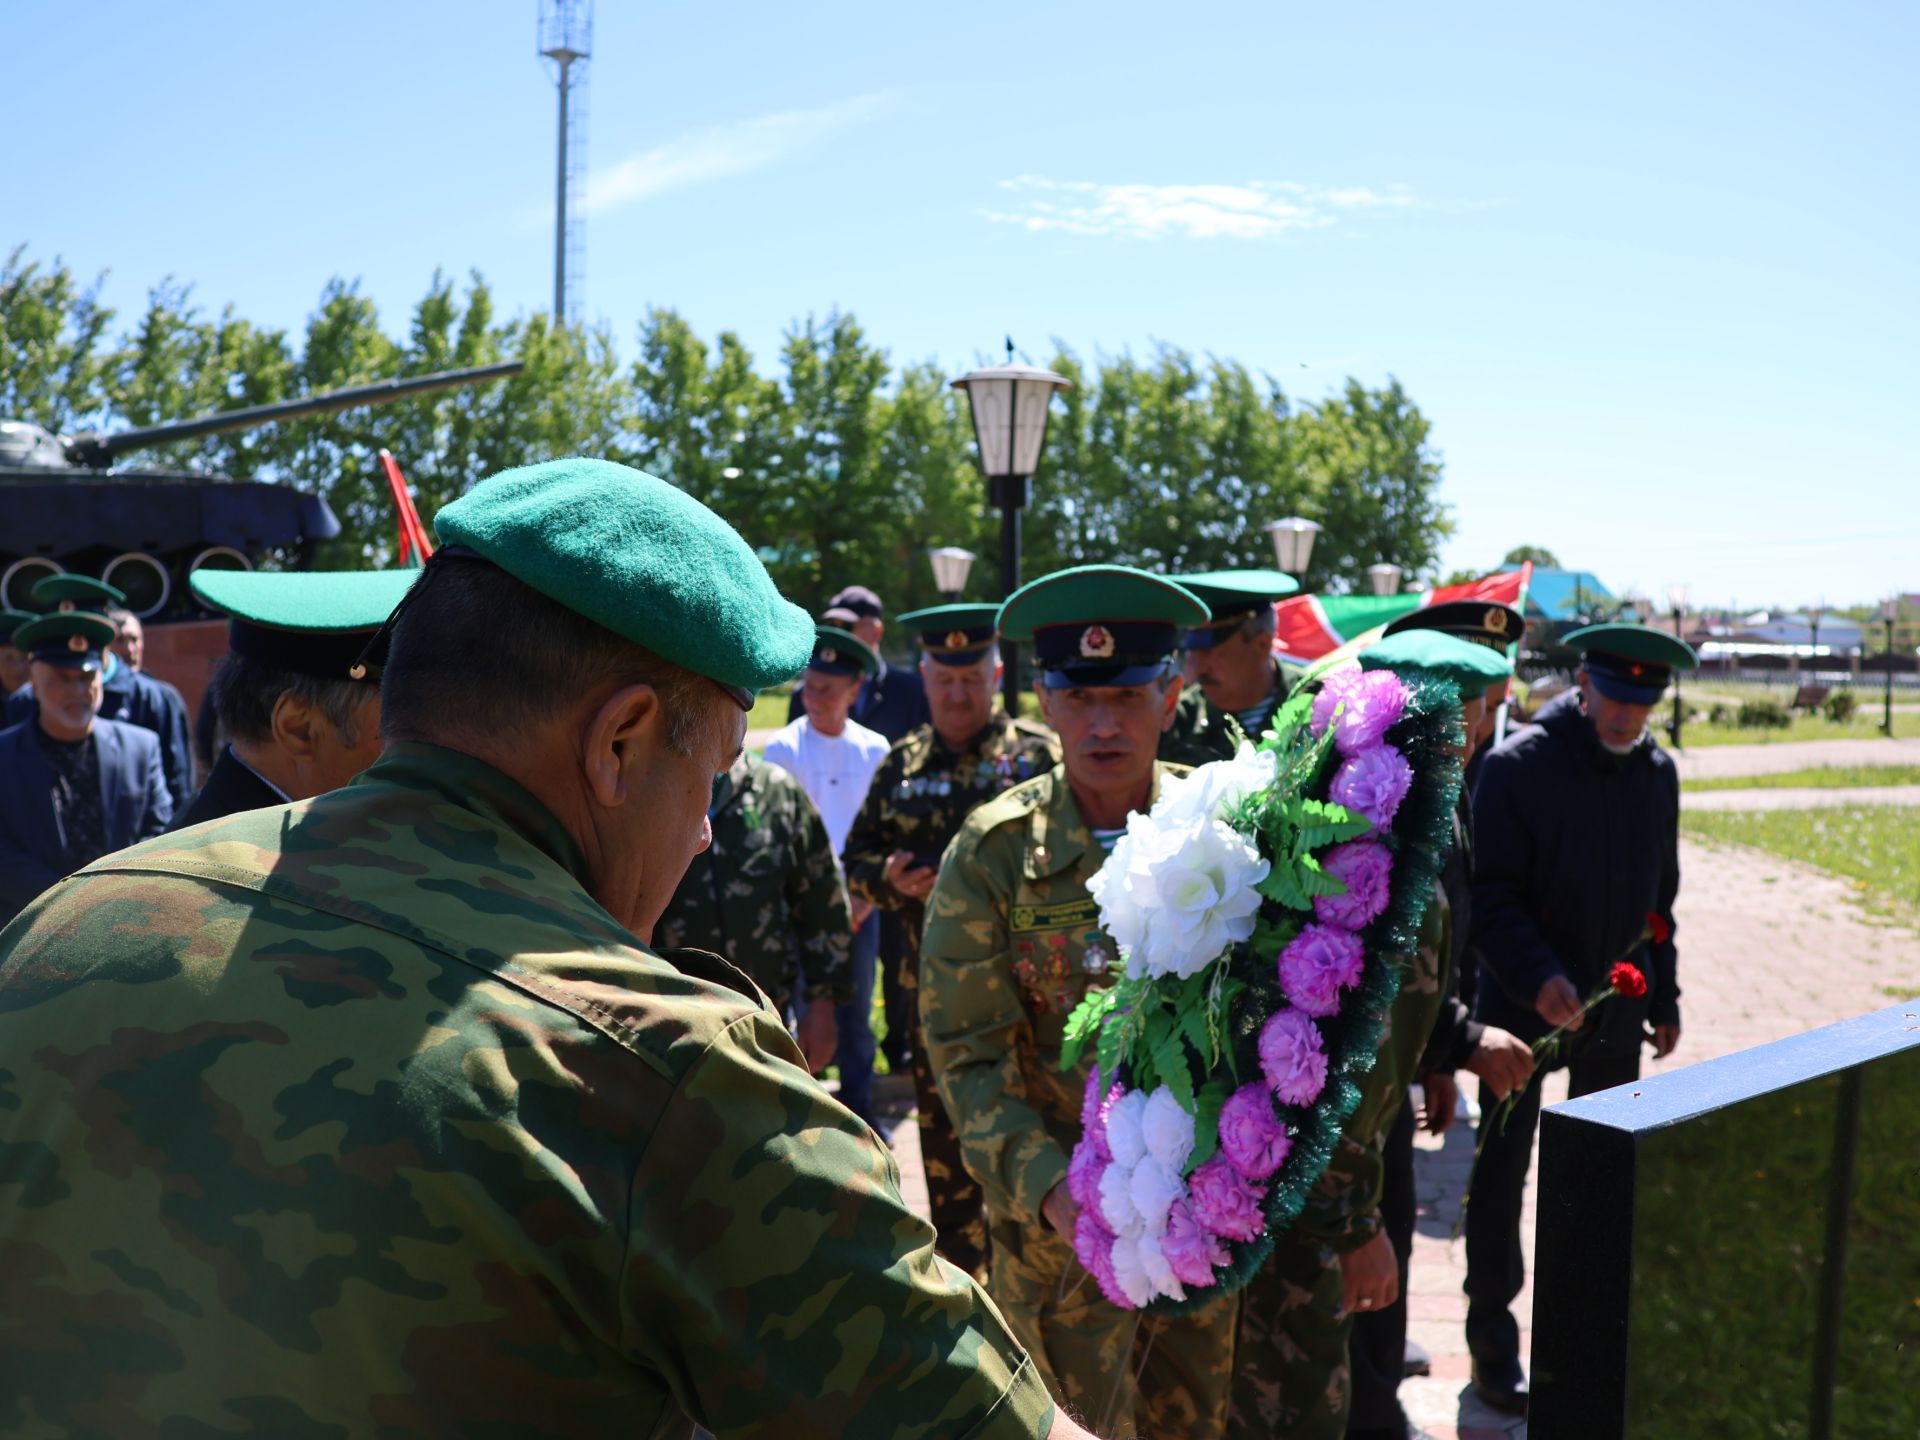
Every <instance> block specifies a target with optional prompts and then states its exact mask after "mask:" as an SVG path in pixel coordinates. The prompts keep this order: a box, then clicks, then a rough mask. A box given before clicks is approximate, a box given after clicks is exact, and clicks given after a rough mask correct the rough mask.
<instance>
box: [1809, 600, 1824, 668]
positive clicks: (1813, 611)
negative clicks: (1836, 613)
mask: <svg viewBox="0 0 1920 1440" xmlns="http://www.w3.org/2000/svg"><path fill="white" fill-rule="evenodd" d="M1826 613H1827V611H1826V602H1825V601H1824V600H1823V601H1821V602H1820V603H1819V604H1818V605H1809V606H1808V607H1807V625H1808V628H1809V629H1811V630H1812V632H1813V637H1812V641H1811V643H1810V644H1808V646H1807V663H1808V664H1809V665H1811V666H1812V667H1813V669H1812V674H1811V675H1810V676H1809V677H1808V679H1809V680H1811V681H1818V680H1819V679H1820V617H1821V616H1822V615H1824V614H1826Z"/></svg>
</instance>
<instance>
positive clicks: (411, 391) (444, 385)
mask: <svg viewBox="0 0 1920 1440" xmlns="http://www.w3.org/2000/svg"><path fill="white" fill-rule="evenodd" d="M521 365H522V362H521V361H519V360H505V361H502V362H501V363H499V364H497V365H476V366H474V367H473V368H472V369H469V370H442V371H440V372H439V373H437V374H434V375H415V376H412V377H409V378H407V379H404V380H380V381H376V382H375V383H374V384H372V385H356V386H354V387H353V388H352V389H350V390H329V391H327V392H325V393H324V394H320V395H303V396H301V397H300V398H299V399H297V400H278V401H275V402H274V403H273V404H271V405H250V406H248V407H247V408H246V409H244V410H222V411H220V412H219V413H218V414H216V415H202V416H201V417H200V418H198V419H196V420H180V421H176V422H175V423H173V424H171V425H149V426H146V427H145V428H144V429H140V430H122V431H119V432H117V433H115V434H112V435H78V436H75V437H74V438H73V439H71V440H69V441H68V442H67V458H68V459H69V460H71V461H72V462H73V463H74V464H76V465H85V466H96V467H97V466H104V465H108V464H111V463H112V462H113V459H114V457H115V456H117V455H122V454H124V453H126V452H127V451H129V450H143V449H145V448H146V447H147V446H149V445H166V444H170V443H172V442H173V441H175V440H194V439H197V438H199V437H200V436H202V435H218V434H221V433H222V432H224V431H228V430H246V429H250V428H252V427H253V426H255V425H267V424H271V423H272V422H273V421H275V420H288V419H292V418H293V417H294V416H297V415H319V414H326V413H329V412H331V411H335V410H351V409H353V408H354V407H355V406H357V405H386V404H389V403H390V402H392V401H395V400H400V399H404V398H405V397H407V396H409V395H424V394H426V393H428V392H430V391H433V390H447V389H451V388H452V387H454V386H456V385H478V384H481V383H483V382H485V381H488V380H499V379H503V378H505V377H506V376H508V375H517V374H519V373H520V369H521Z"/></svg>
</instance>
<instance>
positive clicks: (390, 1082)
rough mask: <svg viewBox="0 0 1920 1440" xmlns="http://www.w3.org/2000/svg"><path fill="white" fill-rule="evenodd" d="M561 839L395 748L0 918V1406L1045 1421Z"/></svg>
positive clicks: (763, 1030)
mask: <svg viewBox="0 0 1920 1440" xmlns="http://www.w3.org/2000/svg"><path fill="white" fill-rule="evenodd" d="M585 873H586V871H585V860H584V857H583V856H582V854H581V852H580V850H579V848H578V846H577V845H576V844H575V843H574V841H573V839H572V838H571V836H570V835H569V834H568V833H567V832H566V831H565V830H564V829H562V828H561V826H560V825H559V824H558V823H557V822H556V821H555V820H554V819H553V818H552V816H551V815H550V814H549V813H548V812H547V810H546V809H545V808H544V807H543V806H542V805H541V804H540V803H539V801H538V800H536V799H535V798H534V797H533V796H531V795H530V794H528V793H527V792H526V791H525V790H523V789H521V788H520V787H519V786H518V785H516V784H515V783H514V782H512V781H511V780H509V779H507V778H506V777H505V776H503V775H501V774H499V773H498V772H497V771H495V770H493V769H491V768H490V767H488V766H486V765H484V764H481V763H480V762H478V761H476V760H473V759H471V758H469V757H466V756H463V755H459V754H456V753H454V752H451V751H446V750H440V749H437V748H435V747H432V746H423V745H396V746H394V747H392V748H390V749H389V750H388V751H387V753H386V755H385V757H384V758H383V759H381V760H380V761H379V762H378V763H377V764H376V765H375V766H374V767H373V768H372V769H371V770H369V771H368V772H367V773H366V774H365V775H363V776H362V777H361V778H360V779H359V780H358V781H356V782H355V783H354V784H353V785H351V786H349V787H348V788H346V789H344V790H338V791H334V792H333V793H331V794H328V795H323V796H321V797H319V798H318V799H315V800H310V801H305V802H302V803H300V804H297V805H292V806H281V807H276V808H273V809H267V810H257V811H251V812H247V813H244V814H239V815H234V816H231V817H228V818H226V819H224V820H219V821H215V822H213V823H212V824H210V825H208V826H205V827H202V828H201V829H199V830H196V831H194V832H192V834H191V835H188V836H179V835H173V836H166V837H163V838H161V839H159V840H154V841H150V842H148V843H146V844H143V845H140V846H136V847H134V848H133V849H130V850H126V851H122V852H120V853H118V854H116V855H113V856H109V857H107V858H106V859H103V860H101V861H99V862H97V863H95V864H94V865H92V866H90V867H88V868H87V869H86V870H84V871H82V872H81V873H80V874H79V875H78V876H76V877H74V878H72V879H70V880H67V881H65V882H63V883H62V884H61V885H59V886H58V887H56V888H55V889H54V890H52V891H50V892H49V893H48V894H47V895H46V896H44V897H43V898H42V899H41V900H39V901H38V902H36V904H35V905H34V906H33V907H32V908H31V909H30V910H29V911H28V912H27V913H26V914H24V915H23V916H21V917H20V918H19V919H18V920H16V921H15V922H14V923H13V924H12V925H10V926H8V927H7V929H6V930H5V931H4V932H0V1066H4V1069H0V1433H5V1434H7V1435H41V1434H60V1435H71V1436H111V1437H116V1440H119V1437H136V1440H145V1437H156V1440H157V1437H163V1436H174V1435H187V1434H221V1435H242V1434H244V1435H254V1436H263V1437H264V1436H275V1437H320V1436H339V1437H346V1436H360V1435H380V1436H403V1435H404V1436H415V1435H434V1436H439V1435H465V1436H472V1435H507V1434H538V1435H544V1436H603V1435H614V1434H618V1435H623V1436H652V1437H661V1436H685V1435H687V1434H689V1433H690V1432H691V1427H692V1423H693V1422H694V1421H697V1422H698V1423H700V1424H701V1425H703V1426H705V1427H706V1428H707V1429H708V1430H710V1431H712V1432H713V1433H714V1434H715V1435H716V1436H719V1437H722V1440H731V1437H736V1436H739V1437H744V1436H756V1435H768V1434H774V1435H791V1436H812V1435H854V1436H877V1437H896V1436H915V1437H919V1436H931V1435H978V1436H993V1437H1000V1436H1006V1437H1015V1436H1020V1437H1031V1436H1036V1435H1041V1434H1044V1433H1045V1431H1046V1430H1047V1428H1048V1426H1049V1425H1050V1423H1051V1416H1052V1402H1051V1401H1050V1400H1049V1398H1048V1397H1047V1395H1046V1394H1045V1391H1044V1386H1043V1377H1042V1376H1041V1374H1040V1372H1039V1370H1038V1368H1037V1367H1036V1366H1035V1365H1034V1364H1033V1362H1032V1361H1031V1360H1029V1359H1028V1357H1027V1356H1026V1355H1025V1354H1024V1353H1023V1352H1022V1350H1021V1348H1020V1346H1019V1344H1018V1343H1017V1341H1016V1340H1015V1339H1014V1337H1013V1336H1012V1334H1011V1333H1010V1332H1009V1331H1008V1330H1007V1328H1006V1327H1005V1325H1004V1323H1003V1322H1002V1321H1001V1319H1000V1316H999V1314H998V1312H997V1311H996V1310H995V1308H994V1307H993V1305H992V1303H991V1302H990V1301H989V1300H988V1299H987V1298H986V1296H985V1295H984V1294H983V1293H982V1292H981V1291H980V1290H979V1289H978V1288H977V1287H976V1286H975V1285H974V1284H973V1282H972V1281H971V1280H969V1279H968V1278H967V1277H966V1276H964V1275H962V1274H961V1273H960V1272H959V1271H958V1270H955V1269H954V1268H953V1267H952V1266H950V1265H948V1264H947V1263H946V1262H945V1261H943V1260H940V1259H939V1258H938V1257H937V1256H936V1255H935V1254H934V1251H933V1245H932V1240H933V1232H932V1230H931V1229H930V1228H929V1227H928V1226H927V1225H926V1224H925V1223H924V1222H922V1221H920V1220H918V1219H917V1218H916V1217H915V1216H914V1215H913V1214H912V1213H911V1212H910V1211H909V1210H908V1209H907V1208H906V1206H905V1205H904V1204H903V1203H902V1201H901V1199H900V1194H899V1189H898V1177H897V1173H896V1172H895V1170H894V1166H893V1162H892V1159H891V1157H890V1155H889V1154H888V1152H887V1150H886V1148H885V1147H884V1146H883V1145H882V1144H880V1142H879V1141H878V1140H877V1138H876V1137H875V1136H874V1135H873V1133H872V1132H871V1131H869V1130H868V1129H867V1128H866V1127H865V1126H863V1125H861V1124H860V1123H859V1122H858V1121H856V1120H855V1119H854V1118H853V1117H852V1116H851V1115H850V1114H849V1113H848V1112H847V1111H846V1110H845V1109H843V1108H842V1107H841V1106H840V1105H838V1104H837V1103H836V1102H835V1101H834V1100H833V1099H832V1097H831V1096H829V1095H828V1094H827V1093H826V1092H825V1091H824V1090H823V1089H822V1088H821V1087H820V1086H819V1085H818V1084H817V1083H816V1082H815V1081H814V1080H813V1079H812V1078H811V1077H810V1076H809V1075H808V1074H807V1073H806V1070H805V1068H804V1066H803V1065H802V1063H801V1059H800V1054H799V1051H798V1050H797V1048H796V1047H795V1045H794V1043H793V1041H792V1040H791V1039H790V1038H789V1037H788V1035H787V1033H786V1031H785V1029H784V1028H783V1027H782V1026H781V1025H780V1023H779V1020H778V1019H777V1017H775V1016H774V1015H773V1013H772V1012H771V1011H770V1010H769V1009H768V1008H767V1006H766V1004H765V1001H764V1000H763V999H762V997H761V996H760V995H759V993H758V992H757V991H756V990H755V989H754V988H753V986H752V985H751V983H750V982H749V981H748V980H747V979H746V977H745V976H744V975H743V974H741V972H739V971H737V970H735V969H734V968H733V967H731V966H730V965H728V964H726V962H724V961H722V960H720V959H719V958H718V957H713V956H705V955H701V954H699V953H697V952H683V953H681V954H679V955H676V956H673V957H663V956H661V955H658V954H656V953H655V952H653V951H651V950H650V949H648V948H647V947H646V946H645V945H643V944H642V943H641V942H640V941H639V940H638V939H637V938H636V937H635V936H634V935H633V934H632V933H630V932H629V931H627V930H625V929H624V928H622V927H621V926H620V925H619V924H618V923H617V922H616V921H615V920H614V919H613V918H612V917H611V916H610V915H609V914H607V913H606V912H605V911H604V910H602V909H601V908H600V906H599V905H598V904H596V903H595V902H594V900H593V899H592V898H591V897H590V895H589V894H588V893H587V891H586V889H585V888H584V887H583V885H582V881H581V878H580V877H581V876H583V875H584V874H585Z"/></svg>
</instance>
